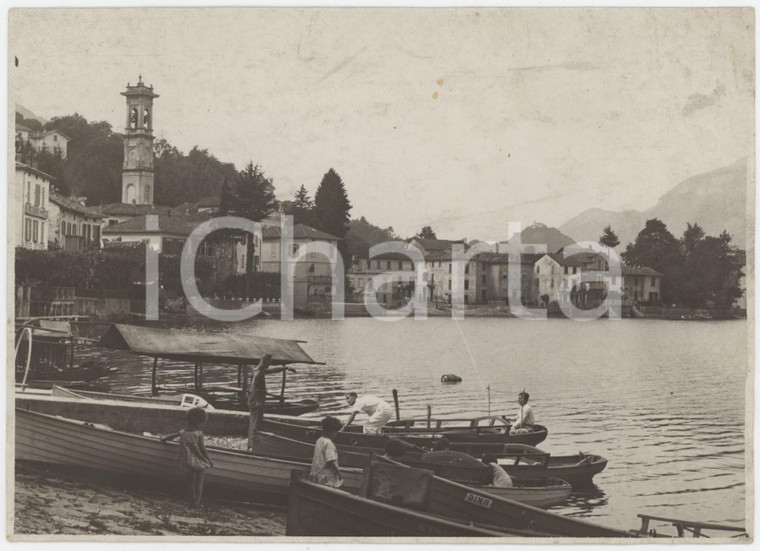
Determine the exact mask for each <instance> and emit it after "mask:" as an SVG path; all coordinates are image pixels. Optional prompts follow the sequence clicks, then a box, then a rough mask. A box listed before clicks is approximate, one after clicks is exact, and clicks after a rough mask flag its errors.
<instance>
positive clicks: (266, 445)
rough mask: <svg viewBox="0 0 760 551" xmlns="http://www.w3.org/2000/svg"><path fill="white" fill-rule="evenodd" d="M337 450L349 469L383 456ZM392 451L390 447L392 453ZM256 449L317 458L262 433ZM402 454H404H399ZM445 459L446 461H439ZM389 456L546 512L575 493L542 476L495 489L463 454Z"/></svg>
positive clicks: (308, 449) (413, 450) (309, 449)
mask: <svg viewBox="0 0 760 551" xmlns="http://www.w3.org/2000/svg"><path fill="white" fill-rule="evenodd" d="M396 442H397V443H398V441H396ZM337 448H338V456H339V461H340V464H341V465H342V466H345V467H357V468H361V467H363V466H365V465H366V464H367V462H368V461H369V457H370V456H371V455H372V454H374V453H379V452H377V451H376V450H372V449H370V448H359V447H351V446H342V445H338V446H337ZM399 448H401V449H400V450H399ZM390 449H391V447H390V446H388V450H390ZM255 450H256V453H259V454H262V455H266V456H268V457H288V458H295V459H299V460H302V461H310V460H311V458H312V457H313V456H314V444H311V443H308V442H301V441H298V440H294V439H292V438H286V437H283V436H279V435H277V434H273V433H261V434H260V435H259V439H258V441H257V442H256V444H255ZM398 451H402V453H400V454H399V453H398ZM441 456H443V457H445V458H446V460H445V461H441V460H436V459H440V458H441ZM381 457H382V456H381ZM387 457H391V458H392V459H393V460H394V461H397V462H399V463H402V464H404V465H407V466H409V467H414V468H418V469H426V470H429V471H432V472H433V473H434V474H435V475H437V476H440V477H441V478H445V479H447V480H452V481H454V482H459V483H460V484H466V485H468V486H471V487H473V488H476V489H478V490H481V491H483V492H485V493H488V494H492V495H497V496H500V497H503V498H506V499H511V500H513V501H517V502H519V503H524V504H526V505H532V506H533V507H540V508H542V509H546V508H549V507H553V506H554V505H560V504H562V503H564V502H565V501H566V500H567V498H568V497H569V496H570V493H571V492H572V487H571V486H570V484H568V483H567V482H566V481H564V480H560V479H558V478H548V477H541V476H538V477H536V478H535V479H529V478H522V479H520V480H515V481H514V486H513V487H511V488H497V487H495V486H491V485H490V484H489V483H490V481H491V468H490V467H488V466H487V465H485V464H484V463H483V462H482V461H480V460H478V459H475V458H474V457H471V456H469V455H466V454H463V453H460V452H427V451H425V450H422V449H420V448H417V447H416V446H412V445H407V446H404V445H403V444H402V445H401V446H399V447H396V454H394V455H387ZM430 458H433V460H431V459H430Z"/></svg>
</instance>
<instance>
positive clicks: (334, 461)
mask: <svg viewBox="0 0 760 551" xmlns="http://www.w3.org/2000/svg"><path fill="white" fill-rule="evenodd" d="M342 427H343V423H341V422H340V421H339V420H338V419H336V418H335V417H332V416H330V415H328V416H327V417H325V418H324V419H322V436H320V437H319V439H318V440H317V443H316V444H315V445H314V457H313V458H312V460H311V470H310V471H309V480H311V481H313V482H316V483H317V484H323V485H325V486H331V487H333V488H340V487H341V486H342V485H343V477H342V476H341V475H340V467H339V466H338V449H337V448H336V447H335V442H333V439H334V438H335V436H336V435H337V434H338V431H340V429H341V428H342Z"/></svg>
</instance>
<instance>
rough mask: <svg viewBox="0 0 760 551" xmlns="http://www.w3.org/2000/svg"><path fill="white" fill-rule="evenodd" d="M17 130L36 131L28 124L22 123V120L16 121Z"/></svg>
mask: <svg viewBox="0 0 760 551" xmlns="http://www.w3.org/2000/svg"><path fill="white" fill-rule="evenodd" d="M16 132H34V130H32V129H31V128H29V127H28V126H26V125H23V124H21V123H20V122H17V123H16Z"/></svg>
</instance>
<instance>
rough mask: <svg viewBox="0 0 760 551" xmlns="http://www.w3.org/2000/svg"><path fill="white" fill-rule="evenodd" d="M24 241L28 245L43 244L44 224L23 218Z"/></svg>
mask: <svg viewBox="0 0 760 551" xmlns="http://www.w3.org/2000/svg"><path fill="white" fill-rule="evenodd" d="M24 241H26V242H28V243H44V242H45V224H44V223H42V221H41V220H34V219H32V218H27V217H24Z"/></svg>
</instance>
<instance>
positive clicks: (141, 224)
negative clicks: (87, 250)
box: [103, 213, 209, 236]
mask: <svg viewBox="0 0 760 551" xmlns="http://www.w3.org/2000/svg"><path fill="white" fill-rule="evenodd" d="M157 216H158V226H157V228H156V229H153V230H147V229H146V227H147V225H146V224H147V215H146V216H137V217H135V218H130V219H129V220H125V221H124V222H120V223H118V224H113V225H111V226H107V227H105V228H104V229H103V235H114V234H116V235H118V234H122V233H168V234H172V235H179V236H187V235H190V234H191V233H192V232H193V230H194V229H195V228H197V227H198V226H199V225H200V224H202V223H203V222H205V221H206V220H208V219H209V216H208V214H205V213H204V214H197V213H193V214H180V213H166V214H164V213H160V214H158V215H157Z"/></svg>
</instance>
